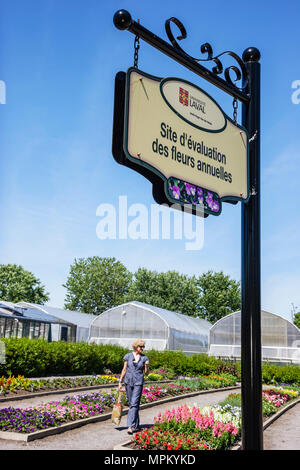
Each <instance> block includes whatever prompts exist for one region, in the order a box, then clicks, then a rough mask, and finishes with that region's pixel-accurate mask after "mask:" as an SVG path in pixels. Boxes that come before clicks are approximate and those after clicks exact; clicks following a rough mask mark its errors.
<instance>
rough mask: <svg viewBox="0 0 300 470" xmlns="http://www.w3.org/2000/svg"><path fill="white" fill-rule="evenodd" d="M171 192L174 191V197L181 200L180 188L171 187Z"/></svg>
mask: <svg viewBox="0 0 300 470" xmlns="http://www.w3.org/2000/svg"><path fill="white" fill-rule="evenodd" d="M169 190H170V191H172V193H173V197H174V198H175V199H179V198H180V189H179V186H169Z"/></svg>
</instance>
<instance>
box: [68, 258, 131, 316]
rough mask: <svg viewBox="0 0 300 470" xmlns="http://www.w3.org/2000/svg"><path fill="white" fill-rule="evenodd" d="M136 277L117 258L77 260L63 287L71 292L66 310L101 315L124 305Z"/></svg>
mask: <svg viewBox="0 0 300 470" xmlns="http://www.w3.org/2000/svg"><path fill="white" fill-rule="evenodd" d="M131 278H132V274H131V273H130V272H129V271H128V270H127V269H126V267H125V266H124V265H123V264H122V263H121V262H120V261H117V260H116V259H115V258H100V257H98V256H92V257H89V258H79V259H78V260H77V259H75V261H74V263H73V264H72V265H71V267H70V274H69V277H68V279H67V282H66V284H63V287H65V288H66V289H67V294H66V299H65V308H67V309H70V310H78V311H81V312H84V313H92V314H95V315H96V314H100V313H102V312H103V311H105V310H107V309H109V308H112V307H115V306H116V305H120V304H122V303H124V297H125V295H126V294H127V292H128V289H129V286H130V283H131Z"/></svg>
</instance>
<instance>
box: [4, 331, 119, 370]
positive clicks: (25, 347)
mask: <svg viewBox="0 0 300 470" xmlns="http://www.w3.org/2000/svg"><path fill="white" fill-rule="evenodd" d="M1 341H4V343H5V360H6V362H5V364H0V376H2V375H4V376H8V375H9V374H11V375H18V374H20V375H24V376H25V377H46V376H51V375H84V374H103V373H104V369H106V368H107V369H110V370H111V371H112V372H114V373H119V372H121V369H122V366H123V356H124V354H126V352H128V351H127V350H125V349H123V348H121V347H118V346H112V345H92V344H91V345H90V344H87V343H84V342H80V343H65V342H63V341H55V342H51V343H48V342H47V341H45V340H41V339H28V338H1Z"/></svg>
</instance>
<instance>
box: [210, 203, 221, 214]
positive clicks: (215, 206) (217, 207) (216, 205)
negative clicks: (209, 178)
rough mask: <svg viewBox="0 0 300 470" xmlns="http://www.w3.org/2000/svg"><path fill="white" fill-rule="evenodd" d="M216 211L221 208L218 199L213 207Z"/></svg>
mask: <svg viewBox="0 0 300 470" xmlns="http://www.w3.org/2000/svg"><path fill="white" fill-rule="evenodd" d="M211 209H212V210H213V211H214V212H219V209H220V204H219V203H218V201H213V204H212V208H211Z"/></svg>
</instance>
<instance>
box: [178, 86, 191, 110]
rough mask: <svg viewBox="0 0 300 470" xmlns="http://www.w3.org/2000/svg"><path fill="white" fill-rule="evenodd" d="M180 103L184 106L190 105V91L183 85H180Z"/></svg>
mask: <svg viewBox="0 0 300 470" xmlns="http://www.w3.org/2000/svg"><path fill="white" fill-rule="evenodd" d="M179 103H181V104H183V105H184V106H188V105H189V92H188V91H187V90H185V89H184V88H181V87H179Z"/></svg>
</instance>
